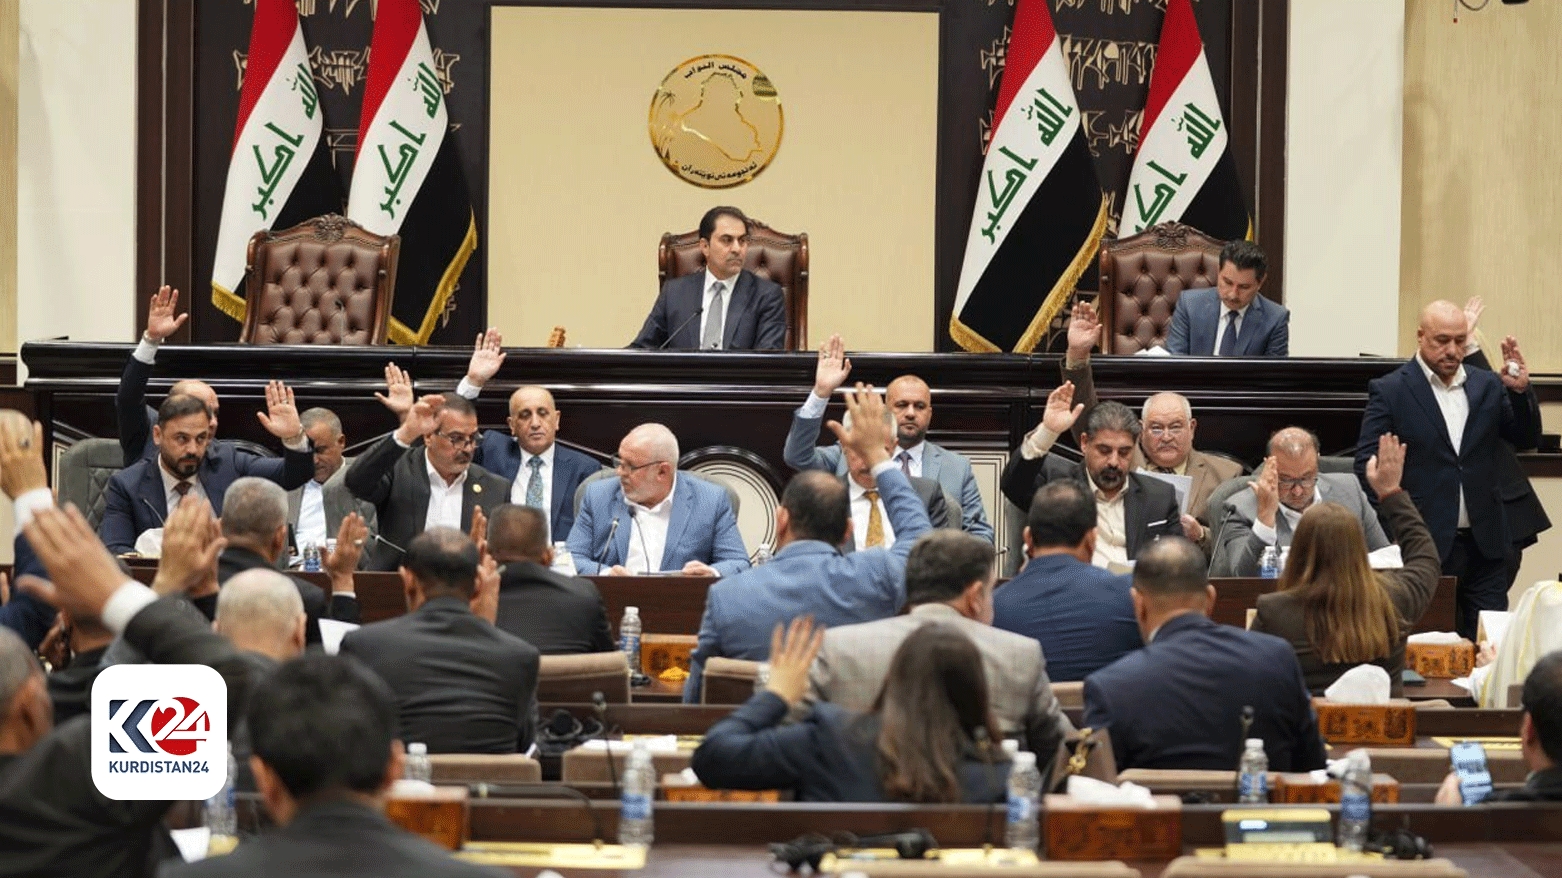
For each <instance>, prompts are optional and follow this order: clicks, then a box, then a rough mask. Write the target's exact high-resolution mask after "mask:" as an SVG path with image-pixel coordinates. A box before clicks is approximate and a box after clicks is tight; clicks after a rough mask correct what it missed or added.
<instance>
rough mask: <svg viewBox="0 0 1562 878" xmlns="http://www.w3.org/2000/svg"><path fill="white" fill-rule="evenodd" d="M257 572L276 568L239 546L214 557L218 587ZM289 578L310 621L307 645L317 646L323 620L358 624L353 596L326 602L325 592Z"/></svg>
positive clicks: (306, 627) (335, 596) (214, 609)
mask: <svg viewBox="0 0 1562 878" xmlns="http://www.w3.org/2000/svg"><path fill="white" fill-rule="evenodd" d="M257 568H258V569H261V570H273V571H275V570H277V568H276V566H275V565H273V564H272V563H271V562H269V561H267V560H266V559H265V558H263V557H261V556H260V555H257V554H256V553H254V552H252V551H250V550H249V549H245V548H240V547H238V546H234V547H232V548H228V549H223V550H222V554H221V555H219V556H217V584H218V585H221V584H222V583H225V582H227V581H228V580H230V579H232V578H233V577H235V576H237V575H238V574H240V573H243V572H244V571H246V570H255V569H257ZM277 572H281V571H277ZM284 575H285V574H284ZM288 578H289V579H291V580H293V584H294V585H296V586H298V596H299V597H301V598H303V600H304V615H305V616H308V617H309V621H308V622H306V623H305V625H304V639H305V641H306V642H308V643H319V642H320V620H321V619H322V618H325V619H336V620H338V621H341V622H351V623H353V624H354V625H356V624H358V619H359V615H358V599H357V598H356V597H354V596H353V595H345V594H343V595H338V594H332V595H330V596H329V598H330V599H329V600H327V595H326V592H325V589H323V588H321V587H320V586H318V585H315V584H314V583H313V582H309V581H307V580H303V579H299V578H298V577H296V576H289V577H288ZM209 603H210V607H211V610H210V612H209V613H208V616H213V617H214V616H215V615H216V612H217V602H216V601H215V600H213V601H210V602H209ZM196 606H200V607H201V611H202V612H207V608H206V607H205V606H201V602H200V601H199V600H197V601H196Z"/></svg>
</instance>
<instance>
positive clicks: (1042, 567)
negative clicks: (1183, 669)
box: [993, 555, 1144, 683]
mask: <svg viewBox="0 0 1562 878" xmlns="http://www.w3.org/2000/svg"><path fill="white" fill-rule="evenodd" d="M1132 582H1133V578H1132V577H1130V576H1127V575H1118V574H1115V573H1108V572H1107V571H1105V570H1102V569H1101V568H1099V567H1094V566H1092V565H1090V564H1086V563H1084V562H1082V561H1080V560H1078V559H1077V558H1074V557H1072V556H1069V555H1043V556H1041V557H1040V558H1032V559H1030V560H1029V561H1027V562H1026V563H1025V569H1023V570H1021V571H1020V572H1019V573H1018V574H1016V575H1015V577H1014V578H1013V579H1011V580H1009V581H1008V582H1007V583H1005V584H1004V585H1003V587H1002V588H999V589H998V590H997V591H996V592H994V593H993V627H994V628H1002V629H1003V630H1005V631H1013V632H1014V633H1016V634H1023V635H1025V636H1026V637H1032V638H1035V639H1036V641H1037V642H1039V643H1040V644H1041V654H1042V655H1044V656H1046V659H1047V676H1048V677H1049V678H1050V679H1051V680H1052V681H1053V682H1054V683H1056V682H1060V681H1070V680H1083V679H1085V677H1087V676H1089V675H1090V674H1092V673H1094V672H1095V671H1098V670H1100V669H1101V668H1104V667H1106V666H1107V665H1109V664H1111V663H1112V662H1115V661H1117V660H1118V659H1120V658H1122V657H1123V656H1125V655H1127V654H1128V653H1130V652H1133V651H1134V650H1136V649H1138V648H1139V647H1141V646H1143V645H1144V640H1143V638H1141V637H1140V636H1139V623H1138V622H1137V621H1136V620H1135V619H1134V602H1133V598H1132V597H1130V596H1129V594H1128V589H1129V587H1130V586H1131V585H1132Z"/></svg>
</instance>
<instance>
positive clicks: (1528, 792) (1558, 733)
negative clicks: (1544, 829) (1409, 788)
mask: <svg viewBox="0 0 1562 878" xmlns="http://www.w3.org/2000/svg"><path fill="white" fill-rule="evenodd" d="M1521 699H1522V702H1523V705H1524V718H1523V719H1522V720H1521V721H1520V724H1519V742H1520V744H1519V746H1520V748H1521V749H1522V751H1523V753H1524V765H1525V767H1527V768H1528V769H1529V777H1527V778H1525V780H1524V786H1522V787H1518V788H1517V789H1506V790H1493V791H1492V792H1490V793H1488V794H1487V796H1486V801H1488V802H1562V652H1552V653H1548V654H1546V655H1543V656H1541V657H1540V659H1539V660H1538V661H1536V662H1535V666H1534V667H1533V668H1531V669H1530V672H1529V675H1528V676H1526V677H1525V678H1524V694H1523V695H1522V696H1521ZM1436 801H1437V804H1439V805H1459V804H1462V803H1463V801H1464V797H1463V796H1462V795H1461V794H1460V792H1459V775H1458V774H1455V773H1453V772H1450V773H1449V774H1448V777H1446V778H1444V779H1443V786H1442V788H1441V789H1439V790H1438V791H1437V800H1436Z"/></svg>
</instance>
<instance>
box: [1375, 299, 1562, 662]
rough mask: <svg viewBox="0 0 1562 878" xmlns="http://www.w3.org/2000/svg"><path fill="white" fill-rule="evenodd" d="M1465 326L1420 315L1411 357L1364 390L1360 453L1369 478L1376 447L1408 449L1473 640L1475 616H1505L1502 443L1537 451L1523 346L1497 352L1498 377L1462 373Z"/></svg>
mask: <svg viewBox="0 0 1562 878" xmlns="http://www.w3.org/2000/svg"><path fill="white" fill-rule="evenodd" d="M1469 335H1470V327H1469V321H1468V319H1467V318H1466V317H1465V313H1464V309H1462V308H1460V307H1459V306H1458V305H1455V304H1454V303H1452V302H1446V301H1441V300H1439V301H1436V302H1432V303H1431V304H1429V305H1427V306H1426V307H1425V308H1423V309H1421V319H1420V323H1419V325H1418V326H1417V328H1416V355H1415V356H1414V357H1413V358H1411V360H1410V362H1408V363H1406V364H1405V365H1403V366H1401V367H1400V368H1398V369H1396V370H1394V371H1393V372H1390V373H1389V374H1387V375H1385V376H1383V377H1382V378H1379V379H1377V380H1376V381H1373V382H1372V383H1371V384H1370V385H1368V397H1367V410H1366V412H1365V413H1364V414H1363V415H1362V419H1361V438H1360V440H1359V442H1358V443H1357V445H1356V474H1357V475H1358V476H1361V477H1362V478H1365V473H1366V466H1367V459H1368V458H1370V457H1371V456H1372V455H1373V454H1375V453H1376V451H1377V447H1378V437H1379V436H1381V435H1383V434H1384V433H1393V434H1394V435H1396V436H1398V437H1399V439H1400V441H1401V442H1404V443H1405V446H1406V454H1405V476H1404V482H1403V483H1404V488H1405V490H1406V491H1408V492H1410V497H1411V499H1413V500H1415V503H1416V507H1417V508H1418V509H1420V510H1421V516H1422V517H1423V518H1425V519H1426V526H1427V529H1428V530H1430V531H1431V532H1432V539H1433V540H1435V541H1436V542H1437V550H1438V553H1439V554H1440V555H1441V556H1442V560H1443V573H1444V574H1445V575H1448V576H1455V577H1458V580H1459V590H1458V608H1457V617H1456V625H1457V628H1458V631H1459V633H1460V634H1461V635H1463V636H1465V637H1469V638H1472V639H1473V638H1474V636H1475V630H1476V623H1477V621H1478V616H1479V613H1480V611H1481V610H1506V609H1507V608H1508V578H1507V573H1506V570H1507V564H1508V560H1509V555H1510V554H1511V553H1512V552H1513V542H1514V541H1513V533H1512V528H1511V527H1510V526H1509V523H1508V517H1507V512H1506V511H1505V510H1504V508H1503V503H1502V492H1501V490H1500V488H1501V485H1502V479H1501V477H1500V475H1499V472H1498V468H1497V461H1498V455H1499V453H1500V449H1501V445H1502V443H1501V442H1500V441H1499V440H1500V439H1506V440H1508V441H1509V442H1511V443H1512V444H1513V446H1514V448H1516V449H1519V450H1521V451H1522V450H1524V449H1528V448H1534V447H1535V445H1536V444H1537V443H1538V442H1539V441H1540V404H1539V401H1538V400H1536V398H1535V392H1534V390H1533V389H1531V388H1530V384H1529V369H1528V367H1527V366H1525V363H1524V355H1523V354H1522V353H1520V351H1519V343H1518V341H1517V340H1515V339H1514V338H1513V336H1511V335H1510V336H1508V337H1507V338H1506V339H1504V340H1503V342H1502V346H1501V347H1502V350H1501V353H1502V359H1501V361H1500V362H1496V363H1493V364H1492V365H1493V366H1495V367H1496V369H1497V371H1495V372H1488V371H1486V370H1484V369H1469V370H1466V369H1465V368H1464V356H1465V344H1466V342H1467V341H1468V340H1469Z"/></svg>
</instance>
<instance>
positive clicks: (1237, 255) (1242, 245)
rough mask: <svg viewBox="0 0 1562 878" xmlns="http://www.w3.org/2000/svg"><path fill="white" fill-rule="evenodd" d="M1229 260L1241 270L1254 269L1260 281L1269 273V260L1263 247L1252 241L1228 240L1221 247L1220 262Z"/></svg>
mask: <svg viewBox="0 0 1562 878" xmlns="http://www.w3.org/2000/svg"><path fill="white" fill-rule="evenodd" d="M1228 262H1229V263H1231V264H1232V265H1233V266H1235V267H1236V268H1237V270H1239V271H1246V270H1247V269H1249V268H1251V269H1253V274H1254V276H1255V277H1257V279H1258V280H1260V281H1261V280H1263V279H1264V275H1266V274H1268V273H1269V260H1268V259H1266V258H1265V257H1264V251H1263V249H1262V248H1260V247H1259V246H1258V245H1257V244H1254V243H1253V242H1252V241H1244V240H1241V239H1238V240H1236V241H1227V242H1226V246H1224V247H1222V248H1220V264H1221V265H1225V264H1226V263H1228Z"/></svg>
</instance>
